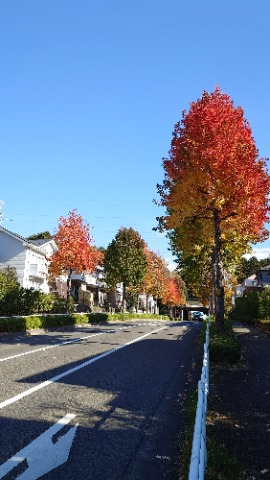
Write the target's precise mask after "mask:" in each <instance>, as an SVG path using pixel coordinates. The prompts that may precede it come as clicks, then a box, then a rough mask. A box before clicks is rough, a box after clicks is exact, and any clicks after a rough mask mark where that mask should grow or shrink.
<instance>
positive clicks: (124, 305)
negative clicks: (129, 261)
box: [122, 282, 127, 313]
mask: <svg viewBox="0 0 270 480" xmlns="http://www.w3.org/2000/svg"><path fill="white" fill-rule="evenodd" d="M122 309H123V312H124V313H125V312H126V310H127V300H126V284H125V283H124V282H123V300H122Z"/></svg>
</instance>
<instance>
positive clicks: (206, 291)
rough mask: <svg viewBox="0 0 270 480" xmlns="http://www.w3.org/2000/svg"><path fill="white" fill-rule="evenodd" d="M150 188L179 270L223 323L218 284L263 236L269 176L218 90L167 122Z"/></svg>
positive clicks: (238, 116)
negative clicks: (164, 152) (167, 140)
mask: <svg viewBox="0 0 270 480" xmlns="http://www.w3.org/2000/svg"><path fill="white" fill-rule="evenodd" d="M163 167H164V172H165V177H164V181H163V183H162V184H161V185H157V189H158V193H159V195H160V197H161V201H160V205H162V206H163V207H164V206H165V208H166V214H165V215H164V216H162V217H159V218H158V221H159V227H158V228H159V229H160V230H167V231H168V236H169V238H170V242H171V246H172V250H173V252H174V253H175V254H176V255H177V257H178V263H179V268H180V271H181V272H182V273H183V274H184V276H185V279H187V280H188V283H189V284H191V285H192V286H193V288H194V289H195V290H196V292H197V293H198V294H199V295H200V296H201V297H202V298H209V296H210V295H212V297H213V309H214V313H215V317H216V324H217V326H218V327H220V328H221V329H222V328H223V324H224V305H225V290H224V288H225V280H226V277H228V275H229V274H230V273H232V272H233V270H235V267H236V266H237V264H239V262H240V259H241V257H242V256H243V255H244V254H245V253H248V252H249V251H250V245H251V244H255V243H257V242H260V241H263V240H265V239H266V238H267V236H268V232H267V230H266V228H265V224H266V222H268V221H269V205H268V197H269V192H270V177H269V175H268V173H267V168H266V161H265V160H264V159H261V158H258V151H257V149H256V146H255V142H254V139H253V137H252V132H251V129H250V126H249V124H248V122H247V120H246V119H245V118H244V115H243V110H242V108H240V107H237V108H236V107H235V106H234V104H233V102H232V100H231V99H230V97H229V95H227V94H223V93H222V92H221V91H220V89H219V88H218V87H216V89H215V90H214V92H213V93H208V92H203V95H202V97H201V98H200V99H198V100H197V102H193V103H191V105H190V110H189V112H188V113H187V112H186V111H184V112H183V114H182V120H181V121H180V122H178V123H177V124H176V125H175V129H174V132H173V138H172V142H171V149H170V151H169V156H168V158H166V159H164V160H163Z"/></svg>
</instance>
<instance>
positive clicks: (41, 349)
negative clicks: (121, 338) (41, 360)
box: [0, 323, 157, 362]
mask: <svg viewBox="0 0 270 480" xmlns="http://www.w3.org/2000/svg"><path fill="white" fill-rule="evenodd" d="M145 325H147V326H157V324H147V323H142V324H136V325H131V327H132V328H136V327H141V326H145ZM125 328H128V327H119V328H118V329H114V330H104V331H103V332H99V333H94V334H93V335H87V336H86V337H82V338H75V339H74V340H66V341H64V342H59V343H56V344H55V345H47V346H46V347H40V348H36V349H34V350H29V351H28V352H23V353H17V354H16V355H10V356H9V357H5V358H0V362H6V361H7V360H13V359H14V358H18V357H23V356H25V355H30V354H31V353H37V352H43V351H45V350H49V349H50V348H56V347H62V345H69V344H71V343H79V342H81V341H82V340H86V339H88V338H91V337H95V336H97V335H104V334H105V333H114V332H116V331H117V330H123V329H125Z"/></svg>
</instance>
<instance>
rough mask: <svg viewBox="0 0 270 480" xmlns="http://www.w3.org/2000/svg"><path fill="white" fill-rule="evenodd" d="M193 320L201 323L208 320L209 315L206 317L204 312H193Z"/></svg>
mask: <svg viewBox="0 0 270 480" xmlns="http://www.w3.org/2000/svg"><path fill="white" fill-rule="evenodd" d="M191 318H192V320H198V321H199V322H202V321H203V320H205V319H206V318H207V315H205V313H203V312H199V311H195V312H192V314H191Z"/></svg>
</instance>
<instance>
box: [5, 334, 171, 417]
mask: <svg viewBox="0 0 270 480" xmlns="http://www.w3.org/2000/svg"><path fill="white" fill-rule="evenodd" d="M165 328H167V327H166V326H164V327H161V328H157V329H156V330H152V331H151V332H148V333H146V334H145V335H142V336H141V337H137V338H135V339H134V340H131V341H130V342H127V343H124V344H123V345H120V346H119V347H116V348H113V349H111V350H107V351H106V352H104V353H101V354H100V355H98V356H97V357H94V358H91V359H90V360H87V361H86V362H83V363H81V364H80V365H77V367H74V368H71V369H70V370H66V371H65V372H62V373H60V374H59V375H56V376H55V377H52V378H50V379H49V380H46V381H45V382H42V383H39V384H38V385H36V386H35V387H32V388H29V389H28V390H25V391H24V392H22V393H19V394H18V395H15V396H14V397H11V398H8V399H7V400H4V401H3V402H1V403H0V409H2V408H5V407H7V406H8V405H11V404H12V403H15V402H18V400H21V399H22V398H24V397H27V396H28V395H31V394H32V393H34V392H37V391H38V390H41V389H42V388H45V387H47V386H48V385H51V384H52V383H54V382H57V381H58V380H61V379H62V378H64V377H66V376H67V375H70V374H72V373H74V372H77V371H78V370H81V368H84V367H87V366H88V365H91V363H94V362H97V360H101V358H104V357H107V355H111V354H112V353H115V352H117V351H118V350H121V349H122V348H125V347H128V346H129V345H132V344H133V343H136V342H139V341H140V340H142V339H143V338H146V337H148V336H149V335H152V333H156V332H159V331H160V330H164V329H165Z"/></svg>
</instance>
